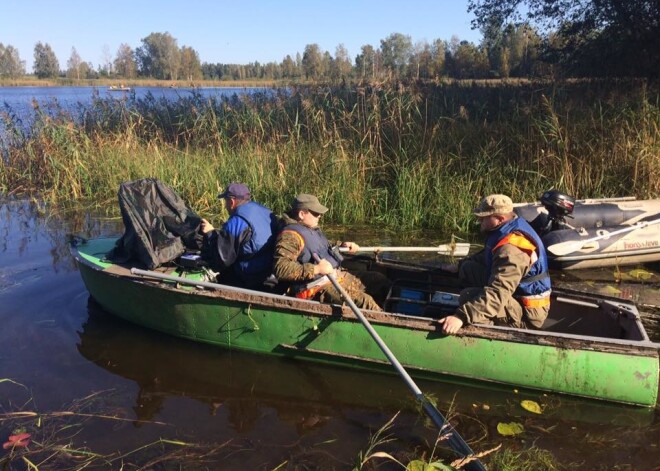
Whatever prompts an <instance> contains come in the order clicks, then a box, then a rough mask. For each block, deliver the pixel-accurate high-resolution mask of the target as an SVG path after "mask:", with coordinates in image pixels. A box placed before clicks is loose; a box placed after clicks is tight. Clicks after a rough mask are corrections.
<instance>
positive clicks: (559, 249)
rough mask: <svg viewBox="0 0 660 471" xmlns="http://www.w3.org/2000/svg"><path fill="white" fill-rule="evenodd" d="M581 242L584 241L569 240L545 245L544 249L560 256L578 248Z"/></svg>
mask: <svg viewBox="0 0 660 471" xmlns="http://www.w3.org/2000/svg"><path fill="white" fill-rule="evenodd" d="M583 244H584V242H582V241H581V240H569V241H566V242H559V243H558V244H553V245H551V246H549V247H546V251H548V252H550V253H551V254H552V255H555V256H556V257H562V256H564V255H568V254H569V253H571V252H575V251H576V250H580V249H581V248H582V245H583Z"/></svg>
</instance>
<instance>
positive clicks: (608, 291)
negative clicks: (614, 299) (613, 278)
mask: <svg viewBox="0 0 660 471" xmlns="http://www.w3.org/2000/svg"><path fill="white" fill-rule="evenodd" d="M601 291H602V292H603V293H604V294H621V290H620V289H617V288H615V287H614V286H612V285H607V286H606V287H605V288H603V289H602V290H601Z"/></svg>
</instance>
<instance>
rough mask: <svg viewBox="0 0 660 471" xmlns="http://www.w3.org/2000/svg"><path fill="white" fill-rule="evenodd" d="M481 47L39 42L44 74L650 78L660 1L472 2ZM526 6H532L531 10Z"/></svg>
mask: <svg viewBox="0 0 660 471" xmlns="http://www.w3.org/2000/svg"><path fill="white" fill-rule="evenodd" d="M468 5H469V6H468V11H469V12H472V13H473V14H474V16H475V19H474V20H473V27H474V28H479V29H480V31H481V32H482V35H483V39H482V41H481V42H480V43H479V44H474V43H472V42H469V41H462V40H460V39H459V38H457V37H455V36H454V37H452V38H451V39H450V40H449V41H446V40H443V39H436V40H434V41H432V42H430V43H429V42H427V41H419V42H413V40H412V38H411V37H410V36H409V35H404V34H401V33H392V34H390V35H389V36H388V37H387V38H384V39H382V40H380V44H379V46H378V47H374V46H373V45H369V44H366V45H363V46H362V47H361V48H360V51H359V53H358V54H357V55H356V56H355V57H354V58H352V57H351V56H350V54H349V51H348V50H347V49H346V47H345V46H344V45H343V44H339V45H338V46H337V47H336V49H335V51H334V55H333V54H331V53H330V52H329V51H324V50H322V49H321V48H320V46H319V45H318V44H316V43H312V44H307V45H306V46H305V47H304V51H303V53H302V54H301V53H299V52H298V53H296V54H295V55H293V56H291V55H287V56H286V57H284V58H283V60H282V61H281V62H268V63H265V64H261V63H259V62H252V63H249V64H223V63H216V64H212V63H202V62H201V61H200V58H199V54H198V52H197V51H196V50H195V49H193V48H192V47H189V46H183V47H179V46H178V44H177V39H176V38H174V37H172V35H171V34H169V33H168V32H164V33H151V34H149V35H148V36H147V37H145V38H143V39H142V40H141V45H140V46H139V47H137V48H135V49H133V48H131V47H130V46H129V45H128V44H121V45H120V46H119V48H118V50H117V52H116V54H115V56H114V59H113V58H112V57H111V55H110V53H109V51H107V50H104V60H103V61H102V62H103V63H102V64H100V65H99V66H98V67H97V68H96V69H95V68H94V67H93V65H92V64H91V63H89V62H85V61H83V60H82V59H81V57H80V55H79V54H78V52H77V51H76V49H75V47H73V48H72V51H71V55H70V57H69V59H68V60H67V63H66V68H65V69H64V70H62V69H61V68H60V64H59V61H58V59H57V57H56V55H55V53H54V52H53V50H52V48H51V47H50V45H49V44H47V43H45V44H44V43H42V42H38V43H37V44H36V45H35V48H34V74H35V75H36V76H37V77H39V78H56V77H61V76H66V77H69V78H73V79H81V78H85V79H94V78H99V77H110V78H123V79H135V78H139V77H143V78H153V79H160V80H187V81H195V80H200V79H206V80H249V79H267V80H281V79H284V80H303V79H304V80H308V81H331V82H338V81H347V80H382V79H414V80H416V79H438V78H441V77H450V78H457V79H466V78H507V77H548V76H551V77H556V76H569V75H570V76H588V77H607V76H642V77H652V78H656V77H657V75H658V73H660V2H658V1H657V0H580V1H577V2H556V1H554V0H469V2H468ZM521 6H525V7H526V8H525V9H524V10H523V9H521ZM24 74H25V63H24V61H21V59H20V55H19V52H18V50H17V49H16V48H14V47H13V46H11V45H7V46H4V45H3V44H2V43H0V78H2V77H9V78H17V77H20V76H22V75H24Z"/></svg>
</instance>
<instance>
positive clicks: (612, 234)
mask: <svg viewBox="0 0 660 471" xmlns="http://www.w3.org/2000/svg"><path fill="white" fill-rule="evenodd" d="M514 211H515V212H516V213H517V214H518V216H520V217H523V218H525V219H526V220H527V221H529V222H530V223H531V225H532V227H534V229H535V230H536V231H537V232H538V233H539V234H540V235H541V237H542V240H543V242H544V244H545V247H546V251H547V253H548V257H549V259H550V263H551V266H552V267H553V268H556V269H562V270H574V269H582V268H594V267H605V266H622V265H634V264H638V263H649V262H657V261H660V199H653V200H638V199H635V198H634V197H625V198H604V199H585V200H575V199H574V198H572V197H571V196H568V195H565V194H563V193H561V192H559V191H556V190H551V191H547V192H545V193H544V194H543V195H541V198H540V201H539V202H535V203H517V204H515V205H514Z"/></svg>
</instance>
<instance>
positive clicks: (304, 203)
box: [291, 193, 328, 214]
mask: <svg viewBox="0 0 660 471" xmlns="http://www.w3.org/2000/svg"><path fill="white" fill-rule="evenodd" d="M291 209H292V210H293V211H300V210H302V209H306V210H307V211H314V212H315V213H319V214H325V213H327V212H328V208H326V207H325V206H323V205H322V204H321V203H319V199H318V198H317V197H316V196H314V195H308V194H306V193H301V194H299V195H298V196H296V198H295V199H294V200H293V203H291Z"/></svg>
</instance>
